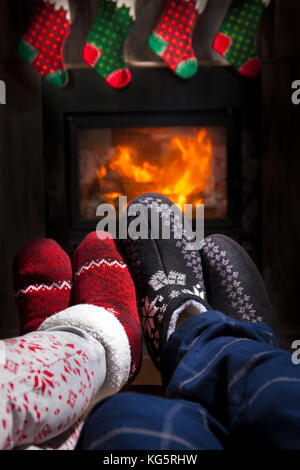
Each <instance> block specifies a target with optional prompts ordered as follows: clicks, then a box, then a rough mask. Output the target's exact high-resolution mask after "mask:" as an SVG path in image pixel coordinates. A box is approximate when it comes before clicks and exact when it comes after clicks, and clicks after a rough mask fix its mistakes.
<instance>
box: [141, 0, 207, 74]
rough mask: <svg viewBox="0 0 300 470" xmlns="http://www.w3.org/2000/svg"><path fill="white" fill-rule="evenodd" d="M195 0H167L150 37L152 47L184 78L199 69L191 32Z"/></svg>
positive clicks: (194, 16) (193, 21)
mask: <svg viewBox="0 0 300 470" xmlns="http://www.w3.org/2000/svg"><path fill="white" fill-rule="evenodd" d="M197 13H198V12H197V9H196V2H195V0H189V1H186V0H165V2H164V5H163V8H162V12H161V16H160V18H159V20H158V23H157V25H156V27H155V29H154V31H153V32H152V34H151V35H150V37H149V40H148V43H149V47H150V49H151V50H152V51H153V52H155V53H156V54H157V55H159V56H160V57H161V58H162V59H163V60H164V61H165V62H166V64H167V65H168V66H169V68H170V69H171V70H172V71H173V72H175V73H176V75H178V76H180V77H181V78H189V77H191V76H192V75H194V74H195V73H196V72H197V59H196V56H195V53H194V50H193V47H192V35H193V31H194V26H195V23H196V19H197Z"/></svg>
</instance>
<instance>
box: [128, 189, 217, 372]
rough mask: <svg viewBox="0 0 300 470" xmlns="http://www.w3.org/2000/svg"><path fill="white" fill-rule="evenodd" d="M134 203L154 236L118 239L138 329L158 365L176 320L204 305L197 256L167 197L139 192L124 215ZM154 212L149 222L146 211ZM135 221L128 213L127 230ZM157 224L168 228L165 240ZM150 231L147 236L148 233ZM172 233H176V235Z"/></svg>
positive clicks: (148, 212) (200, 309)
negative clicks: (139, 320) (138, 318)
mask: <svg viewBox="0 0 300 470" xmlns="http://www.w3.org/2000/svg"><path fill="white" fill-rule="evenodd" d="M135 204H140V205H142V206H140V207H143V209H144V210H142V211H141V215H140V216H138V217H139V219H140V217H141V216H142V213H144V215H145V214H147V215H145V217H146V218H148V222H147V223H146V227H148V223H149V229H150V230H151V229H152V230H154V229H155V227H154V226H153V220H154V219H156V222H159V224H160V225H157V227H158V226H159V227H160V229H159V237H157V239H154V238H153V239H151V237H150V236H149V237H148V239H142V238H138V239H133V238H132V237H130V235H129V236H128V238H127V240H124V241H123V249H124V252H125V253H124V254H125V256H126V258H127V260H128V265H129V268H130V271H131V274H132V276H133V279H134V281H135V284H136V286H137V292H138V296H139V303H140V308H139V310H140V314H141V318H142V328H143V333H144V337H145V341H146V344H147V347H148V350H149V354H150V356H151V358H152V360H153V361H154V363H155V365H156V366H157V367H158V368H160V355H161V350H162V348H163V347H164V345H165V344H166V342H167V340H168V338H169V336H170V335H171V334H172V333H173V331H174V330H175V328H176V326H177V324H178V322H179V321H180V320H182V319H183V318H184V317H185V316H186V315H187V316H189V315H193V314H197V313H202V312H204V311H206V310H208V309H210V307H209V304H208V302H207V300H206V293H205V288H204V282H203V276H202V268H201V257H200V255H199V252H198V251H197V250H188V249H187V244H186V241H187V238H186V235H185V234H184V233H183V227H182V214H181V212H180V210H179V209H178V208H177V209H176V211H175V213H174V212H172V206H173V207H174V205H173V203H172V201H170V200H169V199H167V198H166V197H164V196H161V195H159V194H151V193H150V194H143V195H141V196H139V197H137V198H136V199H134V200H133V201H132V202H131V204H130V205H129V206H128V210H127V215H128V214H130V213H131V211H132V210H133V208H134V205H135ZM151 213H152V215H154V218H153V219H152V226H151V215H150V214H151ZM134 219H135V217H134V216H129V215H128V229H130V225H131V223H132V222H133V220H134ZM162 227H164V229H168V228H169V229H170V235H171V236H170V237H169V239H162ZM148 235H150V234H148ZM174 235H175V236H176V235H178V236H180V239H176V238H175V237H174Z"/></svg>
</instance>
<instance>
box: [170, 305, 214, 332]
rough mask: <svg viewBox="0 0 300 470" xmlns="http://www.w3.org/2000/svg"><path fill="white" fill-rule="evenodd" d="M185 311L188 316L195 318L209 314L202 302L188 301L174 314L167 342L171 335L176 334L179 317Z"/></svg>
mask: <svg viewBox="0 0 300 470" xmlns="http://www.w3.org/2000/svg"><path fill="white" fill-rule="evenodd" d="M184 311H185V313H187V314H188V315H190V316H193V315H198V314H199V313H203V312H207V308H206V307H204V305H202V304H201V303H200V302H197V301H196V300H192V299H191V300H187V301H186V302H184V304H182V305H180V307H178V308H177V309H176V310H175V312H173V313H172V316H171V320H170V323H169V328H168V333H167V340H168V339H169V337H170V336H171V334H172V333H174V331H175V328H176V324H177V321H178V317H179V315H180V314H181V313H182V312H184Z"/></svg>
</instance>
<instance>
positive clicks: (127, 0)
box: [112, 0, 136, 20]
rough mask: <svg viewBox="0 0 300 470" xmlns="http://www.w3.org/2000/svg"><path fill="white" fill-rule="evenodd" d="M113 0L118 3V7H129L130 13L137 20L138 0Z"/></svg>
mask: <svg viewBox="0 0 300 470" xmlns="http://www.w3.org/2000/svg"><path fill="white" fill-rule="evenodd" d="M112 1H113V2H115V3H116V4H117V7H118V8H121V7H124V6H125V7H127V8H129V14H130V16H131V17H132V18H133V19H134V20H135V5H136V0H112Z"/></svg>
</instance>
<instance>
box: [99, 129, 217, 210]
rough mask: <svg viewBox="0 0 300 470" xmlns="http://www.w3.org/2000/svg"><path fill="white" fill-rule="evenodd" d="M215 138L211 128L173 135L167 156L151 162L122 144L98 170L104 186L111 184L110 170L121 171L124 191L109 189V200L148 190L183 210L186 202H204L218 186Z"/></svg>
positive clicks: (131, 197)
mask: <svg viewBox="0 0 300 470" xmlns="http://www.w3.org/2000/svg"><path fill="white" fill-rule="evenodd" d="M212 155H213V149H212V141H211V137H210V136H209V134H208V132H207V130H205V129H201V130H200V131H199V132H198V134H197V135H196V136H195V137H194V138H193V137H173V138H171V139H170V142H169V148H166V149H165V151H164V154H163V155H159V156H157V155H156V156H155V158H153V159H151V161H149V158H148V159H145V158H144V157H143V155H140V153H139V152H138V151H137V150H136V149H135V148H133V147H125V146H118V147H117V148H116V150H115V151H114V153H113V155H112V157H111V158H110V160H109V162H107V163H106V164H105V165H102V166H101V167H100V168H99V169H98V170H97V178H98V181H99V185H100V188H101V187H105V186H106V187H107V185H105V184H104V183H105V180H106V179H107V177H108V175H109V173H111V172H113V174H116V173H117V174H118V175H119V176H118V177H119V179H120V192H118V191H111V192H107V191H106V192H105V191H104V195H105V197H106V198H107V201H108V202H111V203H113V201H114V199H116V198H117V197H119V196H121V195H127V197H128V201H130V200H132V199H134V198H135V197H136V196H137V195H139V194H142V193H144V192H150V191H151V192H156V193H160V194H164V195H165V196H167V197H169V198H170V199H171V200H172V201H173V202H174V203H176V204H177V205H178V206H179V207H180V208H181V209H183V206H184V204H186V203H190V204H201V203H203V201H204V199H205V195H206V194H208V193H210V192H211V191H212V190H213V189H214V184H215V181H214V172H213V168H212Z"/></svg>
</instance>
